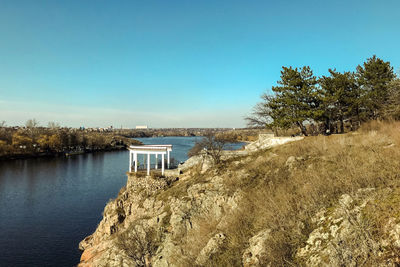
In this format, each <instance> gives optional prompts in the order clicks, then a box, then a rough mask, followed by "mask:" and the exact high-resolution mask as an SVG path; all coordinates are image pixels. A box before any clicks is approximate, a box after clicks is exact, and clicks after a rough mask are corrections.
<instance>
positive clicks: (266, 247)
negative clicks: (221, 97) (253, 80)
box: [79, 135, 400, 267]
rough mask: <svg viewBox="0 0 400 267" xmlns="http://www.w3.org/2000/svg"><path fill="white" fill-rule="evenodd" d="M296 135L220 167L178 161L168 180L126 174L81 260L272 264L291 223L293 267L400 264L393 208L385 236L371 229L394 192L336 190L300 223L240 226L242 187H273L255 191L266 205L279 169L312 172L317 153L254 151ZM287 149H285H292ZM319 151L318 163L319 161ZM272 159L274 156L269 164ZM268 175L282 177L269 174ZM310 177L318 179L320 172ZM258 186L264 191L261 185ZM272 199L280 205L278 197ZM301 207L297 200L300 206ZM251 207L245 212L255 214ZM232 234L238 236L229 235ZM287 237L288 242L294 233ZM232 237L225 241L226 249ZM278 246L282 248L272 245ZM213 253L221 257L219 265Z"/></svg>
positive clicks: (264, 141) (230, 157) (395, 198)
mask: <svg viewBox="0 0 400 267" xmlns="http://www.w3.org/2000/svg"><path fill="white" fill-rule="evenodd" d="M300 139H301V137H297V138H275V137H272V136H269V135H265V136H260V139H259V140H258V141H256V142H255V143H252V144H249V145H247V146H246V149H245V150H243V151H241V152H228V153H225V154H224V155H223V156H224V163H223V165H221V166H220V167H219V168H214V166H213V164H212V161H210V159H209V158H204V157H203V156H197V157H192V158H191V159H189V160H188V161H187V162H186V163H185V164H183V165H180V166H179V169H178V170H177V171H174V172H169V173H168V176H167V177H162V178H160V177H150V176H149V177H140V176H136V175H132V174H129V175H128V181H127V185H126V187H124V188H122V189H121V191H120V192H119V194H118V196H117V197H116V199H114V200H111V201H110V202H109V203H107V205H106V207H105V209H104V213H103V219H102V221H101V222H100V223H99V225H98V227H97V229H96V231H95V232H94V233H93V234H92V235H90V236H88V237H86V238H85V239H84V240H83V241H81V243H80V244H79V248H80V249H81V250H83V254H82V257H81V262H80V264H79V266H81V267H82V266H153V267H157V266H210V265H213V266H215V265H216V264H217V266H227V265H235V266H236V265H242V266H246V267H250V266H252V267H257V266H270V265H271V266H273V265H274V264H273V263H271V262H272V261H271V258H274V257H272V256H271V255H276V254H273V253H276V251H275V252H274V251H273V248H274V249H277V246H276V240H274V237H276V233H277V232H279V231H281V233H283V236H284V233H285V231H287V230H288V229H290V228H293V229H295V228H296V227H297V226H296V225H297V223H299V225H300V224H301V227H299V234H298V237H297V238H298V239H297V240H296V242H298V243H296V244H297V246H296V247H295V249H294V250H293V248H292V250H291V251H290V257H292V258H290V260H292V261H293V262H290V263H291V264H298V265H305V266H361V265H364V264H369V265H371V264H372V265H374V266H396V264H399V263H400V257H398V256H397V255H398V254H399V253H398V252H399V251H400V216H399V213H398V212H390V213H389V215H390V216H389V215H385V216H386V217H387V219H385V220H384V222H383V224H384V226H383V227H381V230H382V232H383V234H382V235H381V236H379V238H377V237H376V234H375V233H374V230H373V229H377V227H376V226H374V227H372V226H373V225H372V222H376V220H375V219H374V220H373V219H371V218H370V217H371V216H372V217H373V216H376V212H375V208H376V207H378V206H379V205H381V206H385V205H386V206H387V207H388V208H387V207H386V206H385V208H382V209H381V210H390V209H391V208H392V206H396V205H397V206H399V205H398V203H399V200H400V193H399V192H398V191H400V190H397V191H396V190H392V189H390V188H388V189H382V188H380V189H374V188H364V189H359V190H357V188H355V189H354V191H351V193H348V194H343V191H340V192H341V193H338V194H336V193H335V194H332V195H333V196H334V199H331V202H324V203H329V205H331V203H332V201H334V200H336V198H337V197H338V196H340V195H341V194H343V195H342V196H341V197H340V198H339V199H338V200H336V203H334V204H332V206H329V207H325V208H323V209H321V210H320V211H319V212H318V213H317V214H315V215H314V213H315V212H316V211H318V210H319V209H320V207H321V206H317V208H315V209H313V210H312V212H309V215H308V214H307V217H306V218H307V219H305V220H304V221H301V222H300V221H299V222H297V221H296V219H294V223H293V224H291V225H290V227H286V228H284V227H283V226H282V227H281V224H280V223H279V222H280V221H278V223H277V224H275V227H270V226H271V225H272V224H271V225H269V224H270V223H269V222H268V221H262V220H255V221H257V222H258V223H257V225H256V226H255V227H253V228H252V229H251V230H249V231H246V230H247V229H237V228H240V227H242V226H243V228H246V226H248V225H249V224H246V223H247V222H248V221H246V219H247V218H242V217H241V216H240V215H241V214H242V213H241V212H242V210H243V207H249V208H252V206H251V205H247V206H244V205H242V206H241V204H242V203H253V202H252V201H254V200H255V198H251V196H249V195H250V194H251V193H249V192H246V191H245V190H244V186H243V185H246V186H247V187H246V188H247V190H249V188H251V190H253V191H251V192H253V193H257V191H256V190H255V189H257V183H256V182H254V181H255V179H258V180H263V179H264V180H263V181H264V182H263V183H262V184H261V185H262V186H263V187H264V188H265V187H269V188H271V191H268V192H269V193H268V194H260V195H257V199H262V200H261V201H260V203H261V206H264V205H265V202H263V198H264V197H265V201H271V200H274V199H273V198H269V194H274V193H275V191H274V190H276V188H277V187H276V184H277V183H279V182H280V181H281V180H284V179H281V175H283V177H284V178H285V179H286V180H288V179H290V178H291V176H295V175H297V174H299V173H300V174H301V171H304V170H305V169H309V168H313V167H312V166H313V165H311V164H317V160H316V159H312V158H311V159H310V157H309V156H307V155H304V156H303V155H298V154H297V155H296V156H292V155H290V154H284V155H278V154H279V151H277V150H272V151H269V150H267V151H265V152H262V153H258V152H260V150H263V149H269V148H272V147H275V146H279V145H281V144H284V143H287V142H292V141H296V140H300ZM283 148H285V147H283ZM282 151H283V149H282V150H281V152H282ZM285 151H286V152H285V153H291V150H290V147H289V149H286V150H285ZM287 151H289V152H287ZM322 157H324V156H321V157H320V158H318V160H325V159H323V158H322ZM275 158H276V159H277V160H276V161H274V162H272V161H273V159H275ZM326 160H327V161H328V159H326ZM310 166H311V167H310ZM259 168H263V169H262V171H258V169H259ZM271 168H272V169H271ZM255 170H257V171H255ZM277 171H279V172H277ZM276 173H278V174H276ZM269 174H270V175H272V174H276V176H279V177H277V179H271V177H270V176H268V175H269ZM313 175H318V172H314V173H313ZM275 178H276V177H275ZM252 179H253V180H252ZM289 185H290V186H291V187H296V186H298V185H297V184H289ZM258 186H259V187H261V186H260V184H258ZM302 186H304V187H305V188H306V189H307V188H309V187H312V186H313V185H312V184H310V183H304V184H303V185H302ZM286 188H287V187H285V189H284V190H282V188H281V190H282V191H281V192H280V197H282V199H283V200H285V197H286V192H287V191H285V190H286ZM288 190H290V189H288ZM322 191H323V190H321V192H322ZM263 192H266V191H263ZM346 192H348V191H346ZM302 196H303V195H302ZM383 196H385V197H383ZM278 199H279V198H278ZM297 199H298V198H297ZM246 201H247V202H246ZM256 201H257V200H256ZM295 202H296V201H292V202H290V205H297V203H295ZM271 203H274V202H272V201H271ZM276 205H277V206H276V207H277V208H279V205H280V203H279V201H278V202H277V203H276ZM397 206H396V207H397ZM258 207H260V205H259V206H258ZM273 207H275V206H273ZM305 208H307V207H306V206H299V209H300V210H301V211H303V209H305ZM241 209H242V210H241ZM253 211H254V210H251V211H250V212H249V211H247V212H246V213H243V214H247V217H251V214H252V212H253ZM264 214H265V213H264ZM232 215H235V216H232ZM312 215H314V216H313V217H312ZM273 216H275V215H274V214H273ZM273 216H272V217H270V218H273ZM290 216H292V215H291V214H290ZM260 217H262V216H260ZM310 217H312V220H311V221H310V219H309V218H310ZM386 217H384V218H386ZM233 218H234V219H236V220H237V221H236V223H235V224H233V223H232V221H233ZM285 218H289V217H285ZM305 224H306V225H305ZM277 225H278V226H277ZM238 226H239V227H238ZM253 226H254V225H253ZM296 229H297V228H296ZM232 231H237V233H236V235H232ZM296 231H297V230H296ZM300 232H301V233H300ZM274 235H275V236H274ZM238 237H240V238H241V239H240V240H235V238H238ZM284 237H285V236H284ZM285 240H289V241H287V242H291V239H285ZM274 242H275V243H274ZM228 243H229V244H230V245H231V247H227V244H228ZM237 243H240V244H239V245H237ZM274 244H275V247H273V245H274ZM285 244H290V243H285ZM236 245H237V246H236ZM278 249H284V248H281V247H279V246H278ZM229 253H231V254H229ZM232 255H234V257H235V258H236V261H235V263H234V264H228V263H227V262H223V260H226V259H229V257H230V256H232ZM214 259H216V260H220V262H219V263H215V262H214ZM397 266H398V265H397Z"/></svg>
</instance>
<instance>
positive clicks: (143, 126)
mask: <svg viewBox="0 0 400 267" xmlns="http://www.w3.org/2000/svg"><path fill="white" fill-rule="evenodd" d="M136 129H142V130H143V129H148V127H147V125H138V126H136Z"/></svg>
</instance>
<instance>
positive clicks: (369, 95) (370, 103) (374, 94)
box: [357, 55, 395, 119]
mask: <svg viewBox="0 0 400 267" xmlns="http://www.w3.org/2000/svg"><path fill="white" fill-rule="evenodd" d="M394 78H395V74H394V72H393V67H392V66H391V65H390V62H385V61H383V60H382V59H380V58H378V57H376V56H375V55H374V56H373V57H372V58H368V59H367V61H366V62H364V64H363V66H360V65H359V66H357V80H358V83H359V86H360V89H361V93H362V95H361V97H362V111H363V113H362V114H363V115H364V117H365V119H377V118H379V117H380V116H381V114H380V110H382V108H383V107H384V105H385V104H386V103H387V100H388V95H389V93H388V91H389V86H388V85H389V83H390V82H391V81H392V80H393V79H394Z"/></svg>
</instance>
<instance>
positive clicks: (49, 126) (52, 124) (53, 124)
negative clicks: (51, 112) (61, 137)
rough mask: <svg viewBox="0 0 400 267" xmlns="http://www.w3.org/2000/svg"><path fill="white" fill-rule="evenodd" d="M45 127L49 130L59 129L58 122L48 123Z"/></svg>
mask: <svg viewBox="0 0 400 267" xmlns="http://www.w3.org/2000/svg"><path fill="white" fill-rule="evenodd" d="M47 127H48V128H50V129H58V128H60V124H59V123H58V122H54V121H49V123H48V124H47Z"/></svg>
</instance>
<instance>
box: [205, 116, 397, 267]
mask: <svg viewBox="0 0 400 267" xmlns="http://www.w3.org/2000/svg"><path fill="white" fill-rule="evenodd" d="M252 157H254V159H252V160H250V161H249V162H250V163H249V164H242V165H240V167H241V168H242V169H244V170H245V172H246V173H247V174H248V175H245V176H236V177H230V179H227V181H226V186H227V187H228V188H230V189H231V190H232V191H234V190H237V189H239V188H240V189H241V190H242V191H243V192H244V196H245V197H244V199H243V200H242V201H241V203H240V209H239V211H238V212H236V213H234V214H232V216H231V218H232V221H231V224H230V225H229V226H228V227H227V228H226V229H223V231H225V232H226V233H229V240H228V241H229V242H228V247H227V249H226V250H225V251H224V252H223V253H222V254H220V255H219V256H218V257H215V258H213V259H211V261H210V264H212V265H215V264H217V265H218V264H223V265H226V264H228V265H235V266H236V265H240V262H241V256H242V253H243V250H244V249H245V248H246V246H247V245H248V244H247V242H248V239H249V238H250V237H251V236H252V235H254V234H255V233H257V232H258V231H260V230H262V229H266V228H268V229H271V230H272V232H271V235H272V238H271V239H270V241H269V243H268V251H267V259H266V260H267V261H268V262H271V263H272V266H278V265H291V264H296V262H295V260H294V255H295V253H296V250H297V248H299V247H300V246H302V245H303V244H304V242H305V241H306V240H307V238H308V235H309V234H310V232H311V230H312V223H311V219H312V218H313V216H315V213H316V212H317V211H318V210H320V209H321V208H322V207H330V206H331V205H333V204H334V203H336V202H337V200H338V198H339V197H340V195H342V194H344V193H350V194H351V193H354V192H356V191H357V190H358V189H360V188H370V187H373V188H378V189H379V188H388V187H390V188H399V181H400V172H399V170H400V123H399V122H392V123H384V122H371V123H368V124H365V125H364V126H363V127H361V129H360V130H359V131H358V132H355V133H348V134H344V135H332V136H316V137H308V138H305V139H304V140H303V141H300V142H295V143H291V144H287V145H285V146H282V147H278V148H276V149H273V150H272V151H264V152H260V153H258V154H257V155H254V156H252ZM289 158H291V162H290V163H289V162H288V159H289ZM289 161H290V160H289ZM229 168H230V167H229V166H228V169H229ZM234 168H235V169H237V167H236V166H232V169H234ZM240 170H241V169H239V170H238V171H240ZM380 207H381V209H382V210H385V209H386V210H385V212H389V213H390V212H391V211H390V210H388V209H389V208H390V205H386V207H385V206H384V205H380ZM375 219H377V218H375ZM375 226H376V227H378V224H375ZM380 227H383V226H382V225H381V226H380Z"/></svg>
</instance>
